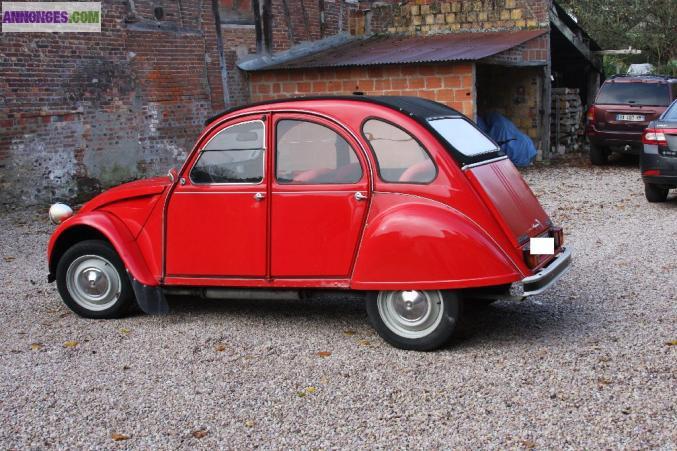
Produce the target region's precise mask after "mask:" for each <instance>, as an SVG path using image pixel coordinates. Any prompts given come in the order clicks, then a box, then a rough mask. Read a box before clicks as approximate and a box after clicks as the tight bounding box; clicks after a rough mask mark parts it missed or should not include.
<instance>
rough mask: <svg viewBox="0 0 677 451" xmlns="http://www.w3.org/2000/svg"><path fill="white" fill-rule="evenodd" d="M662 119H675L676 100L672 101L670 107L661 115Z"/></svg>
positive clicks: (676, 112)
mask: <svg viewBox="0 0 677 451" xmlns="http://www.w3.org/2000/svg"><path fill="white" fill-rule="evenodd" d="M663 120H666V121H677V100H675V101H674V102H672V105H670V108H668V110H667V111H666V112H665V114H664V115H663Z"/></svg>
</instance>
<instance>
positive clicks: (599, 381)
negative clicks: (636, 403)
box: [597, 376, 612, 388]
mask: <svg viewBox="0 0 677 451" xmlns="http://www.w3.org/2000/svg"><path fill="white" fill-rule="evenodd" d="M611 382H612V380H611V379H608V378H606V377H603V376H602V377H598V378H597V385H598V386H599V388H602V387H604V386H605V385H610V384H611Z"/></svg>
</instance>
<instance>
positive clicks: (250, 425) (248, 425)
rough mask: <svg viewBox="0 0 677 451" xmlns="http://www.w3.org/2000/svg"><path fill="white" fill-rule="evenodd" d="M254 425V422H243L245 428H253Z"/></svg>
mask: <svg viewBox="0 0 677 451" xmlns="http://www.w3.org/2000/svg"><path fill="white" fill-rule="evenodd" d="M255 424H256V422H254V420H246V421H245V422H244V425H245V426H247V427H248V428H253V427H254V425H255Z"/></svg>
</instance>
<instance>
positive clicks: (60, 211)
mask: <svg viewBox="0 0 677 451" xmlns="http://www.w3.org/2000/svg"><path fill="white" fill-rule="evenodd" d="M71 216H73V209H72V208H71V207H69V206H68V205H66V204H62V203H56V204H54V205H52V206H51V207H49V220H50V221H52V222H53V223H54V224H61V223H62V222H64V221H65V220H66V219H68V218H70V217H71Z"/></svg>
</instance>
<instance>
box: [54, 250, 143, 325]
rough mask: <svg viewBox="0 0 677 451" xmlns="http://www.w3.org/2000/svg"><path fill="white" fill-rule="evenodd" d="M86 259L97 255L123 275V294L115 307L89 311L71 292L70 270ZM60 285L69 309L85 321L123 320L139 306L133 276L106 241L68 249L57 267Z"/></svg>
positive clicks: (57, 281)
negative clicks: (85, 257) (75, 264)
mask: <svg viewBox="0 0 677 451" xmlns="http://www.w3.org/2000/svg"><path fill="white" fill-rule="evenodd" d="M84 256H97V257H101V258H103V259H105V260H107V261H108V262H110V264H111V265H112V267H113V268H112V270H114V271H115V272H117V274H118V276H119V295H118V296H117V299H116V300H114V301H113V300H111V301H110V302H111V303H112V304H111V305H110V306H108V307H107V308H105V309H102V310H93V309H89V308H87V307H85V306H84V305H83V304H82V303H79V302H77V301H76V300H75V299H74V295H72V294H71V292H70V291H69V288H68V282H67V277H68V268H69V267H70V266H71V264H73V263H74V262H75V261H76V260H78V259H79V258H81V257H84ZM112 270H111V271H112ZM56 286H57V289H58V290H59V294H60V295H61V298H62V299H63V301H64V303H65V304H66V305H67V306H68V308H70V309H71V310H72V311H74V312H75V313H77V314H78V315H80V316H82V317H85V318H96V319H105V318H120V317H122V316H125V315H126V314H128V313H129V312H130V311H131V309H132V308H133V307H134V306H135V305H136V301H135V298H134V291H133V290H132V286H131V283H130V281H129V276H128V275H127V272H126V271H125V266H124V264H123V263H122V260H120V257H119V256H118V254H117V252H115V249H113V247H112V246H111V245H110V244H109V243H107V242H105V241H100V240H87V241H81V242H79V243H77V244H74V245H73V246H72V247H71V248H70V249H68V250H67V251H66V252H65V253H64V254H63V256H62V257H61V259H60V260H59V262H58V263H57V265H56ZM75 296H77V295H75Z"/></svg>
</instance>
